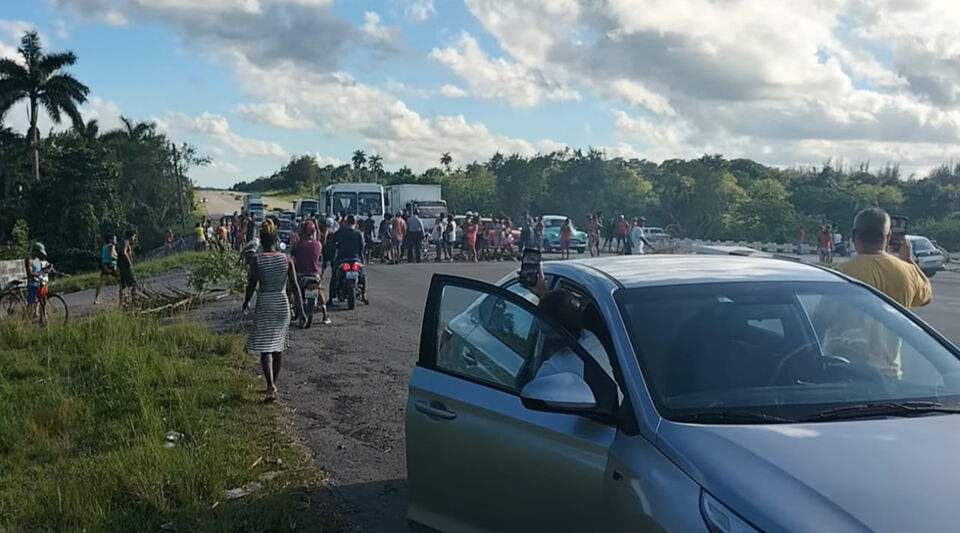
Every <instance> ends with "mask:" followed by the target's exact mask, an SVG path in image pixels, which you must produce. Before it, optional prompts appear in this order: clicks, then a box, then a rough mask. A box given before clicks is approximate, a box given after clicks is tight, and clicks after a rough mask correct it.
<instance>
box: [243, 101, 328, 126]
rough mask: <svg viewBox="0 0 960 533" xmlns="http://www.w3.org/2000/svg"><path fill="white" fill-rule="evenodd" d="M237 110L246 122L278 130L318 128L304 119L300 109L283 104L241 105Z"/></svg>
mask: <svg viewBox="0 0 960 533" xmlns="http://www.w3.org/2000/svg"><path fill="white" fill-rule="evenodd" d="M235 110H236V112H237V114H238V115H240V117H241V118H243V119H244V120H248V121H250V122H256V123H259V124H267V125H269V126H275V127H278V128H285V129H294V130H297V129H309V128H313V127H316V124H314V123H313V122H312V121H310V120H308V119H306V118H304V117H303V113H301V112H300V109H298V108H296V107H288V106H287V105H285V104H282V103H277V102H264V103H259V104H240V105H238V106H237V107H236V109H235Z"/></svg>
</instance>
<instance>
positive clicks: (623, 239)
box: [617, 215, 630, 253]
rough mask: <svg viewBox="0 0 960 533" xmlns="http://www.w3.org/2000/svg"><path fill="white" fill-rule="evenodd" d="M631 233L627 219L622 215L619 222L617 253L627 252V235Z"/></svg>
mask: <svg viewBox="0 0 960 533" xmlns="http://www.w3.org/2000/svg"><path fill="white" fill-rule="evenodd" d="M629 231H630V224H628V223H627V219H626V218H625V217H624V216H623V215H620V218H619V220H617V253H620V252H621V251H626V248H627V233H628V232H629Z"/></svg>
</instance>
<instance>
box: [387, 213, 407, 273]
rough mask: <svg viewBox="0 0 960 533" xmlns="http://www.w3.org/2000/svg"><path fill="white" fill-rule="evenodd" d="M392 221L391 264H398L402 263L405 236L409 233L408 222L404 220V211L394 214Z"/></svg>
mask: <svg viewBox="0 0 960 533" xmlns="http://www.w3.org/2000/svg"><path fill="white" fill-rule="evenodd" d="M392 223H393V238H392V239H391V242H392V244H393V249H392V250H391V252H390V256H391V261H390V264H392V265H396V264H399V263H400V260H401V259H403V255H402V253H403V237H404V236H405V235H406V233H407V222H406V221H405V220H403V213H400V212H397V214H396V215H393V222H392Z"/></svg>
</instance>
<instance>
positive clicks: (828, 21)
mask: <svg viewBox="0 0 960 533" xmlns="http://www.w3.org/2000/svg"><path fill="white" fill-rule="evenodd" d="M19 4H23V5H14V6H7V7H6V8H5V9H4V10H3V12H0V56H11V55H14V54H15V51H16V46H17V44H18V41H19V38H20V36H21V35H22V33H23V31H25V30H27V29H30V28H35V29H37V30H38V31H39V32H40V33H41V35H42V38H43V41H44V45H45V46H47V47H48V48H49V49H51V50H66V49H69V50H73V51H74V52H75V53H76V54H77V56H78V57H79V61H78V63H77V65H76V66H75V67H73V68H71V72H72V73H73V74H74V75H75V76H76V77H77V78H78V79H80V80H81V81H83V82H84V83H86V84H87V85H88V86H90V88H91V97H90V101H89V102H88V103H87V104H86V105H84V107H83V110H82V111H83V114H84V117H85V118H87V119H91V118H96V119H98V120H99V121H100V122H101V127H102V128H111V127H117V126H118V125H119V117H120V116H121V115H123V116H127V117H130V118H133V119H135V120H144V121H149V120H152V121H155V122H157V124H158V126H159V127H160V128H162V129H163V130H164V131H166V132H168V133H169V134H170V135H171V136H172V137H173V138H175V139H177V140H183V141H186V142H190V143H192V144H194V145H196V146H197V147H198V148H199V150H200V152H201V153H203V154H206V155H209V156H211V157H212V158H213V159H214V161H215V164H213V165H211V166H209V167H207V168H204V169H198V170H196V171H194V178H195V179H196V181H197V182H198V183H199V184H200V185H204V186H217V187H225V186H229V185H230V184H232V183H234V182H236V181H240V180H249V179H253V178H256V177H259V176H261V175H267V174H270V173H271V172H273V171H274V170H276V169H277V168H278V167H279V166H280V165H282V164H283V163H284V162H286V161H287V160H289V158H290V157H291V156H294V155H303V154H310V155H315V156H317V157H318V159H319V160H320V161H321V162H323V163H332V164H337V163H339V162H349V160H350V156H351V154H352V152H353V150H355V149H362V150H365V151H366V152H367V153H368V154H372V153H379V154H380V155H381V156H382V157H383V160H384V166H385V168H387V169H396V168H399V167H400V166H403V165H406V166H409V167H411V168H413V169H414V170H417V171H419V170H423V169H425V168H428V167H432V166H437V165H438V163H439V156H440V154H441V153H443V152H450V153H451V155H452V157H453V159H454V164H455V165H462V164H466V163H468V162H471V161H473V160H486V159H487V158H489V157H490V156H491V155H492V154H493V153H494V152H497V151H500V152H503V153H519V154H523V155H533V154H535V153H538V152H547V151H551V150H555V149H559V148H562V147H564V146H570V147H574V148H587V147H591V146H592V147H596V148H600V149H603V150H605V151H606V152H607V153H608V154H609V155H610V156H622V157H637V158H645V159H649V160H652V161H658V162H659V161H661V160H663V159H670V158H690V157H698V156H700V155H702V154H704V153H711V154H712V153H720V154H722V155H724V156H725V157H729V158H736V157H746V158H750V159H754V160H756V161H759V162H762V163H766V164H771V165H778V166H797V165H818V164H821V163H823V162H824V161H826V160H828V159H833V160H842V161H845V162H847V163H848V164H858V163H860V162H867V161H869V162H870V163H871V164H872V165H873V166H874V167H879V166H883V165H885V164H887V163H894V164H899V165H900V166H901V167H902V168H903V170H904V175H909V174H911V173H918V174H923V173H925V172H926V171H928V170H929V169H931V168H933V167H936V166H939V165H941V164H944V163H950V162H952V161H955V160H960V143H958V141H960V83H958V82H960V59H958V58H960V34H958V33H957V32H956V31H955V27H956V25H957V24H956V23H957V22H960V4H958V3H951V2H949V1H947V0H926V1H924V0H812V1H809V2H791V3H787V2H770V1H768V0H730V1H726V2H717V1H715V0H603V1H599V0H598V1H586V0H552V1H551V0H463V1H460V0H380V1H361V0H357V1H350V2H345V1H339V0H337V1H335V0H208V1H206V2H205V3H203V4H197V3H196V2H191V1H189V0H38V1H36V2H22V3H19ZM5 123H6V124H7V125H10V126H11V127H13V128H15V129H18V130H20V131H24V126H25V119H24V117H23V113H22V109H20V108H19V106H18V107H17V108H15V109H13V110H11V111H10V112H9V113H8V115H7V116H6V117H5ZM51 127H52V124H51V123H50V122H49V120H44V121H43V123H42V124H41V129H42V130H44V131H46V130H48V129H49V128H51Z"/></svg>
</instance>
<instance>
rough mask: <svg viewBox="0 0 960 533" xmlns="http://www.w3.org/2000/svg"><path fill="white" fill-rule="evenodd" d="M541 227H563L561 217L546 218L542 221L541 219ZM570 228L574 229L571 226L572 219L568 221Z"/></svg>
mask: <svg viewBox="0 0 960 533" xmlns="http://www.w3.org/2000/svg"><path fill="white" fill-rule="evenodd" d="M543 227H545V228H560V227H563V219H562V218H548V219H544V221H543ZM570 229H571V230H572V229H574V228H573V221H570Z"/></svg>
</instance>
